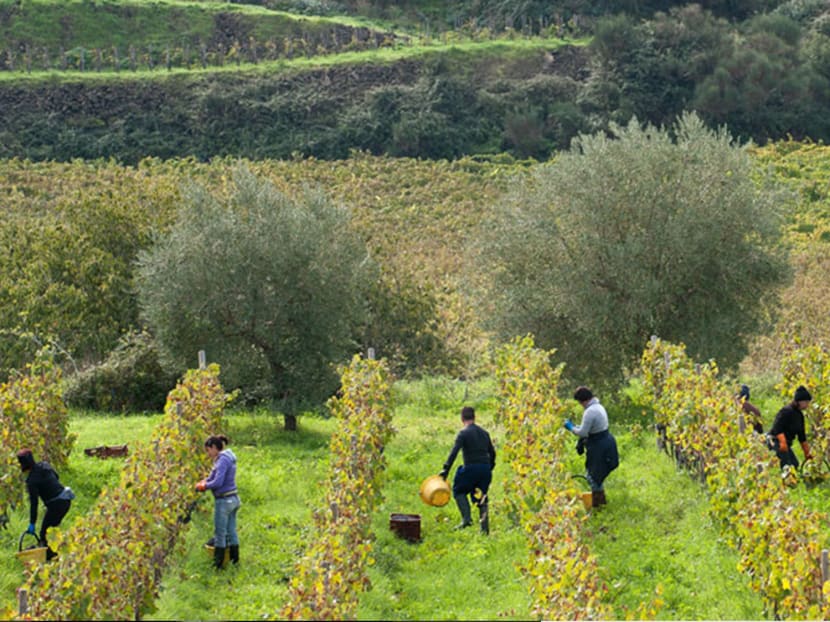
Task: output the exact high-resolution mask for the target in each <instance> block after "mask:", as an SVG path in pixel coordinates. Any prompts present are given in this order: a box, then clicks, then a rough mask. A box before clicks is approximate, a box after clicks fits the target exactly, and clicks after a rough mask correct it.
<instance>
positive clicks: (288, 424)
mask: <svg viewBox="0 0 830 622" xmlns="http://www.w3.org/2000/svg"><path fill="white" fill-rule="evenodd" d="M283 417H284V419H285V429H286V430H287V431H288V432H296V431H297V415H283Z"/></svg>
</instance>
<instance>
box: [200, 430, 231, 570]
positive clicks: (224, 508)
mask: <svg viewBox="0 0 830 622" xmlns="http://www.w3.org/2000/svg"><path fill="white" fill-rule="evenodd" d="M228 444H229V441H228V437H227V436H224V435H220V436H210V437H208V439H207V440H206V441H205V451H206V452H207V455H208V456H210V459H211V460H213V468H212V469H211V471H210V475H208V478H207V479H203V480H201V481H200V482H199V483H198V484H196V490H198V491H199V492H204V491H205V490H210V491H211V492H212V493H213V497H214V503H215V505H214V510H213V546H214V549H213V565H214V566H215V567H216V568H222V564H223V562H224V561H225V549H226V548H228V547H230V559H231V562H233V563H234V564H238V563H239V536H238V535H237V533H236V514H237V512H238V511H239V506H240V505H242V504H241V502H240V501H239V493H238V492H237V490H236V455H234V453H233V451H231V450H230V449H228V447H227V445H228Z"/></svg>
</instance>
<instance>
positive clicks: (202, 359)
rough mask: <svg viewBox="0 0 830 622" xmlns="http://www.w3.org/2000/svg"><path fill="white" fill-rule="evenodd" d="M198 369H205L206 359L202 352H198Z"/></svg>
mask: <svg viewBox="0 0 830 622" xmlns="http://www.w3.org/2000/svg"><path fill="white" fill-rule="evenodd" d="M199 369H202V370H204V369H207V359H206V358H205V351H204V350H199Z"/></svg>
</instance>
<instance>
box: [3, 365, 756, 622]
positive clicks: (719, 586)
mask: <svg viewBox="0 0 830 622" xmlns="http://www.w3.org/2000/svg"><path fill="white" fill-rule="evenodd" d="M493 391H494V386H493V383H492V382H485V383H476V384H465V383H460V382H456V381H452V380H448V379H443V378H431V379H427V380H424V381H421V382H417V383H403V382H401V383H398V384H396V385H395V388H394V395H395V403H396V407H395V416H394V420H393V426H394V428H395V430H396V433H395V435H394V437H393V438H392V439H391V441H390V442H389V443H388V445H387V447H386V448H385V452H384V455H385V457H386V459H387V467H386V473H385V481H384V489H383V492H384V500H383V502H382V504H381V505H380V506H379V507H378V508H377V511H376V513H375V515H374V517H373V521H372V527H373V531H374V534H375V536H376V539H375V541H374V548H373V555H372V560H373V561H372V563H371V565H370V566H369V568H368V574H369V578H370V580H371V583H372V589H371V590H370V591H368V592H366V593H364V594H363V595H362V597H361V600H360V605H359V609H358V619H361V620H410V619H421V620H458V619H464V620H484V619H497V618H499V619H501V618H503V619H507V620H516V619H529V618H530V617H531V613H530V611H531V609H530V608H531V597H530V594H529V593H528V589H527V585H526V583H525V581H524V578H523V577H522V574H521V571H520V567H521V565H522V564H523V563H524V562H526V560H527V555H528V553H527V549H526V544H525V539H524V534H523V532H522V530H521V529H520V528H519V527H518V526H517V525H514V524H511V523H510V521H509V520H508V519H507V517H506V512H505V509H504V501H505V500H504V493H503V478H504V477H505V475H506V473H507V470H508V469H507V468H506V465H505V464H504V463H503V462H502V461H501V459H500V460H498V463H497V466H496V471H495V473H494V482H493V487H492V489H491V497H492V502H491V503H492V505H491V514H492V518H491V535H490V536H489V537H485V536H482V535H481V534H479V533H478V532H477V530H476V529H475V528H473V529H467V530H464V531H461V532H457V531H454V530H453V527H454V526H455V525H456V524H457V522H458V520H459V517H458V511H457V509H456V508H455V506H454V504H452V503H451V504H449V505H447V506H444V507H441V508H436V507H429V506H426V505H424V504H423V503H422V502H421V500H420V498H419V496H418V488H419V486H420V483H421V481H423V479H424V478H425V477H427V476H429V475H432V474H434V473H436V472H437V471H438V470H440V468H441V465H442V464H443V462H444V460H445V459H446V456H447V453H448V452H449V449H450V447H451V445H452V441H453V439H454V436H455V433H456V432H457V430H458V429H459V427H460V421H459V416H458V413H459V410H460V407H461V406H462V405H463V404H471V405H473V406H475V407H476V411H477V413H478V421H479V423H480V424H482V425H483V426H484V427H485V428H487V429H489V430H490V431H491V434H492V435H493V439H494V442H495V444H496V447H497V450H498V447H499V446H500V443H501V441H502V434H501V431H500V429H499V427H498V426H496V425H495V424H494V414H495V408H496V402H495V399H494V395H493ZM158 419H159V416H146V417H115V416H104V415H94V414H81V413H75V414H73V419H72V431H74V432H76V433H77V434H78V435H79V439H78V443H77V445H76V451H75V452H73V456H72V459H71V464H70V467H69V468H68V469H67V470H66V472H65V473H62V477H63V479H64V480H65V482H66V483H67V484H68V485H71V486H72V487H73V489H75V490H76V491H80V492H81V493H82V494H79V495H78V497H79V498H78V500H76V503H75V506H74V507H73V510H72V514H71V515H70V517H71V518H72V519H73V520H74V519H77V518H78V517H80V516H82V515H83V514H84V513H85V512H86V511H88V509H89V507H90V506H91V504H92V503H93V502H94V496H95V494H96V492H97V491H98V490H100V488H101V487H103V486H104V485H107V484H109V483H112V482H114V481H115V480H116V479H117V477H118V467H119V465H120V461H117V460H98V459H92V458H88V457H86V456H83V451H82V449H83V448H84V447H89V446H95V445H99V444H120V443H123V442H128V443H131V442H134V441H135V442H137V441H138V440H139V439H147V438H149V436H150V431H151V428H152V425H153V424H154V423H155V422H156V421H158ZM336 424H337V422H336V420H334V419H331V418H326V417H320V416H310V415H309V416H304V417H301V419H300V425H299V431H298V432H296V433H288V432H285V431H284V430H283V429H282V417H281V416H279V415H275V414H272V413H269V412H268V411H265V410H258V411H255V412H236V413H230V414H229V415H228V416H227V433H228V435H229V436H230V438H231V443H232V445H231V447H232V448H233V449H234V451H235V452H236V454H237V456H238V457H239V473H238V483H239V488H240V490H241V498H242V508H241V509H240V514H239V532H240V540H241V553H240V556H241V561H240V565H239V567H232V568H229V569H227V570H225V571H223V572H221V573H217V572H216V571H214V570H213V569H212V568H211V566H210V559H209V558H208V555H207V554H206V553H205V550H204V547H203V545H204V542H205V541H206V540H207V539H208V538H209V537H210V536H211V535H212V503H211V500H210V499H209V498H208V497H205V498H204V499H203V501H202V502H201V503H200V504H199V506H197V509H196V511H195V512H194V514H193V520H192V521H191V523H190V526H189V528H188V529H186V530H185V532H184V533H183V536H182V538H180V541H179V542H178V543H177V545H176V547H175V548H174V550H173V551H172V552H171V555H170V557H169V558H168V559H169V565H168V567H167V568H166V570H165V573H164V577H163V580H162V589H161V594H160V597H159V599H158V601H157V610H156V611H155V612H153V613H152V614H150V615H148V616H147V619H159V620H161V619H186V620H219V619H238V620H254V619H273V618H276V617H278V614H279V611H280V608H281V607H282V605H283V603H285V602H286V599H287V593H288V592H287V590H288V581H289V579H290V576H291V573H292V571H293V568H294V564H295V563H296V561H297V560H298V559H299V557H300V556H301V555H302V552H303V550H304V548H305V546H306V544H307V542H308V539H309V538H310V537H312V535H313V532H312V530H311V527H312V519H311V513H312V511H313V509H314V508H315V507H317V506H318V505H319V504H320V502H321V500H322V494H323V490H324V477H325V476H326V473H327V467H328V463H327V457H328V443H329V438H330V436H331V434H332V433H333V432H334V431H335V429H336ZM632 430H633V432H632ZM614 431H615V434H616V435H617V438H618V442H619V444H620V450H621V459H622V463H621V466H620V468H619V469H618V470H617V471H615V472H614V473H613V474H612V475H611V476H610V477H609V479H608V481H607V484H606V488H607V493H608V499H609V505H608V506H607V507H606V508H604V509H603V511H601V512H597V513H594V514H592V515H591V516H589V517H588V520H587V521H586V524H585V532H584V533H585V536H584V537H585V539H586V541H587V542H588V543H589V545H590V546H591V548H592V551H593V552H594V554H595V555H596V556H597V559H598V562H599V566H600V569H601V573H602V577H603V579H604V580H605V582H606V584H607V586H608V589H609V591H608V594H607V600H608V602H609V603H610V604H611V606H612V608H613V610H614V611H615V613H616V615H617V616H618V617H619V618H621V619H622V618H624V617H626V615H627V613H629V612H633V611H635V610H636V609H637V608H638V607H639V605H640V603H641V602H649V601H651V600H652V599H653V598H654V596H655V590H656V589H657V586H658V585H659V586H661V588H662V598H663V600H664V601H665V605H664V606H663V607H662V609H660V611H659V612H658V618H660V619H666V620H677V619H711V620H715V619H724V620H726V619H757V618H758V617H760V615H761V613H760V611H761V605H760V599H759V598H758V597H757V596H756V595H754V594H752V593H751V592H749V590H748V588H747V586H746V580H745V578H744V577H742V576H741V575H740V574H739V573H738V572H737V570H736V564H737V558H736V556H735V554H734V552H733V551H731V550H730V549H729V548H728V547H727V546H726V545H725V544H724V543H723V541H722V540H721V539H720V538H719V534H718V532H717V529H716V528H715V526H714V525H712V524H711V522H710V521H709V519H708V515H707V513H706V496H705V494H704V491H703V488H702V487H701V486H700V485H699V484H698V483H696V482H694V481H692V480H691V479H690V478H689V477H688V476H687V475H685V474H684V473H680V472H677V471H676V470H675V467H674V466H673V464H672V463H671V462H670V461H669V459H668V458H667V457H666V456H664V455H662V454H659V453H658V452H657V451H656V449H655V447H654V437H653V435H651V434H650V433H648V432H645V431H643V428H642V427H640V426H637V425H632V426H629V425H625V426H623V425H620V426H619V427H618V429H617V428H616V427H615V428H614ZM200 449H201V448H194V450H200ZM568 466H569V468H570V469H571V470H572V472H573V473H575V474H579V473H582V472H583V465H582V459H581V458H580V457H579V456H577V454H576V452H574V453H573V454H572V455H571V456H570V458H569V465H568ZM21 485H22V484H21ZM540 485H544V482H540ZM577 487H581V486H579V485H578V486H577ZM397 512H402V513H411V514H419V515H420V516H421V535H422V541H421V542H420V543H410V542H407V541H405V540H402V539H400V538H398V537H396V536H395V535H394V534H393V533H392V531H391V530H390V528H389V518H390V514H392V513H397ZM26 521H27V519H26V515H25V510H24V509H23V508H18V509H17V510H15V511H14V513H13V516H12V528H11V529H10V530H9V531H8V532H2V533H0V543H2V545H3V546H4V547H5V548H6V550H7V551H9V555H7V556H5V557H4V558H3V561H2V562H0V584H1V585H2V594H3V600H2V601H0V610H1V609H2V608H3V607H4V605H5V606H6V607H13V606H14V604H15V592H14V590H15V588H16V587H17V586H18V585H19V584H20V581H21V579H22V571H21V568H20V565H19V562H18V561H17V559H16V558H15V557H14V555H13V554H12V551H13V550H16V545H17V536H19V533H20V532H21V531H22V529H23V528H24V527H25V522H26Z"/></svg>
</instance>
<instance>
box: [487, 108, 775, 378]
mask: <svg viewBox="0 0 830 622" xmlns="http://www.w3.org/2000/svg"><path fill="white" fill-rule="evenodd" d="M609 134H610V135H606V134H602V133H599V134H596V135H583V136H580V137H578V139H576V140H575V142H574V143H573V145H572V148H571V149H570V150H569V151H567V152H564V153H562V154H561V155H559V156H558V157H557V158H556V160H555V161H552V162H549V163H545V164H542V165H539V166H538V168H537V169H536V171H535V173H534V174H533V175H531V176H530V177H529V178H528V179H526V180H524V181H518V182H517V183H516V185H515V187H514V188H513V189H512V192H510V193H509V194H508V198H507V199H506V200H505V201H504V202H503V203H502V204H501V205H498V206H497V207H496V209H495V214H494V216H493V218H492V219H491V220H490V221H488V222H487V223H484V225H483V227H482V235H481V236H480V238H479V241H478V242H477V243H476V251H477V252H476V255H475V256H476V257H477V261H476V262H474V263H475V265H476V267H477V269H478V272H479V274H478V277H477V278H479V279H481V278H489V283H488V285H489V286H488V287H486V288H485V289H484V290H483V291H482V292H481V293H482V294H483V295H482V296H480V297H479V302H480V303H481V304H482V305H483V310H482V311H481V314H482V315H483V316H485V317H490V318H491V319H492V324H491V328H493V329H495V330H496V331H497V333H498V334H499V335H500V336H502V337H504V338H510V337H512V336H515V335H522V334H526V333H532V334H533V335H534V337H535V338H536V342H537V343H538V344H539V346H540V347H544V348H556V349H557V351H558V357H561V360H563V361H564V362H565V363H566V370H565V373H566V375H568V376H570V377H571V378H572V379H576V380H579V381H581V382H585V383H590V384H603V383H605V384H612V383H615V382H617V381H619V380H621V379H622V377H623V375H624V373H625V371H626V369H627V368H629V366H631V365H632V364H633V363H635V362H636V361H637V360H638V358H639V356H640V355H641V354H642V351H643V348H644V347H645V345H646V342H647V340H648V338H649V336H650V335H652V334H656V335H658V336H660V337H661V338H665V339H668V340H671V341H677V342H682V343H685V344H686V346H687V349H688V351H689V353H690V355H693V356H695V357H698V358H700V359H709V358H714V359H716V360H717V361H718V363H719V364H721V365H722V366H724V367H727V368H728V367H730V366H733V365H736V364H737V363H738V362H740V360H741V358H742V357H743V356H744V354H745V352H746V343H747V338H748V336H750V335H751V334H752V333H753V332H754V331H757V330H758V329H759V327H760V326H761V325H762V324H763V322H764V320H765V319H766V317H767V316H766V314H767V313H768V311H769V309H770V304H771V303H772V302H773V301H774V300H775V295H776V288H777V286H778V285H779V284H782V283H783V282H784V281H785V280H786V277H787V274H788V269H787V264H786V255H785V252H784V250H783V248H782V246H781V245H780V244H779V239H778V238H779V235H780V227H779V223H780V215H781V212H782V210H781V209H780V208H781V207H782V205H783V204H782V203H781V199H782V197H781V195H779V194H777V193H776V192H775V191H774V190H773V189H772V188H766V187H764V185H763V184H761V183H759V182H758V181H757V180H755V177H756V176H755V174H754V171H753V164H752V161H751V158H750V155H749V154H748V153H747V151H746V149H745V148H743V147H741V146H740V145H738V144H735V142H734V141H733V140H732V138H731V137H730V136H729V134H728V133H727V132H726V130H723V129H721V130H718V131H714V130H710V129H707V128H706V127H705V126H704V125H703V123H702V122H701V121H700V119H699V118H698V117H697V116H696V115H694V114H684V115H683V116H681V117H680V118H679V119H678V121H677V123H676V124H675V126H674V127H673V128H671V129H665V128H659V129H657V128H654V127H652V126H645V127H643V126H641V125H640V124H639V123H638V122H637V121H636V119H634V120H632V121H631V122H630V123H629V124H628V125H627V126H624V127H623V126H616V125H615V126H612V127H611V129H610V132H609Z"/></svg>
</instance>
